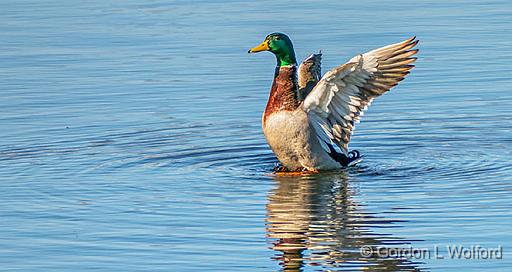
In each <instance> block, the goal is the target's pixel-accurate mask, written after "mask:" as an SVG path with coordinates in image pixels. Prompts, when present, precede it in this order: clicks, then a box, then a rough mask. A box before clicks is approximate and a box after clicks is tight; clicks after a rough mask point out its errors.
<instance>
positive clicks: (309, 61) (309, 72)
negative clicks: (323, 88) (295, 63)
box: [298, 52, 322, 101]
mask: <svg viewBox="0 0 512 272" xmlns="http://www.w3.org/2000/svg"><path fill="white" fill-rule="evenodd" d="M321 78H322V52H319V53H318V54H311V55H310V56H309V57H307V58H306V59H305V60H304V61H303V62H302V63H301V64H300V65H299V71H298V79H299V95H298V98H299V101H302V100H304V98H306V96H307V95H308V94H309V93H310V92H311V90H313V88H314V87H315V85H316V84H317V83H318V81H320V79H321Z"/></svg>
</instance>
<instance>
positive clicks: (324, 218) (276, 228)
mask: <svg viewBox="0 0 512 272" xmlns="http://www.w3.org/2000/svg"><path fill="white" fill-rule="evenodd" d="M275 179H276V181H277V188H275V189H274V190H273V191H272V192H271V193H270V194H269V196H268V199H269V203H268V205H267V212H268V214H267V235H268V237H269V239H270V240H271V243H272V249H274V250H275V251H276V254H275V256H274V258H275V259H276V260H278V261H279V263H280V265H281V266H282V268H283V271H302V268H303V267H304V266H317V268H318V269H321V270H324V269H326V270H328V271H341V270H345V271H347V270H361V269H364V270H369V271H420V269H419V268H418V267H416V264H417V263H415V262H412V261H411V260H408V259H406V258H381V257H379V256H376V255H375V254H374V255H373V256H370V257H363V256H362V255H361V253H360V248H361V247H362V246H372V247H378V246H387V247H393V248H400V247H405V246H406V245H407V244H408V242H409V241H406V240H403V239H400V238H397V237H391V236H390V235H385V234H381V233H375V231H374V229H375V228H382V227H392V226H391V224H393V223H397V221H396V220H387V219H385V218H382V217H380V216H378V215H376V214H372V213H368V212H365V211H364V207H363V206H362V205H360V204H358V203H356V202H354V201H353V200H352V197H351V196H352V195H354V194H355V192H354V190H353V189H352V188H350V187H349V186H348V182H347V176H346V175H345V174H340V175H337V176H332V175H331V176H323V177H322V176H320V177H319V176H310V177H300V178H297V177H275Z"/></svg>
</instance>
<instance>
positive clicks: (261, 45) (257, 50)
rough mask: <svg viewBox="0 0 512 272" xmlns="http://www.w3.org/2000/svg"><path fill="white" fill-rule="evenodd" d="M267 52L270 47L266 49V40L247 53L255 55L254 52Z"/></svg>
mask: <svg viewBox="0 0 512 272" xmlns="http://www.w3.org/2000/svg"><path fill="white" fill-rule="evenodd" d="M268 50H270V47H268V40H265V41H264V42H262V43H261V44H260V45H258V46H256V47H254V48H252V49H251V50H249V52H248V53H256V52H261V51H268Z"/></svg>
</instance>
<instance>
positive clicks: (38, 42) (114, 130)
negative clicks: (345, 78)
mask: <svg viewBox="0 0 512 272" xmlns="http://www.w3.org/2000/svg"><path fill="white" fill-rule="evenodd" d="M511 22H512V4H511V2H510V1H506V0H502V1H405V0H398V1H391V2H390V1H386V2H380V3H378V2H371V1H366V0H363V1H352V2H351V3H341V1H340V3H332V2H331V1H317V2H315V3H308V2H303V1H253V2H252V3H251V2H243V1H219V2H213V1H139V2H136V1H3V2H2V8H1V9H0V37H1V38H0V74H1V76H0V94H1V99H0V108H1V109H2V110H1V113H0V191H1V193H0V263H1V267H2V268H1V270H2V271H280V270H283V271H359V270H366V271H510V270H508V269H509V268H510V267H511V266H512V231H511V229H512V228H511V225H512V219H511V218H512V163H511V156H512V148H511V144H512V92H511V85H512V79H511V77H512V66H511V64H510V62H511V59H512V30H511V29H512V27H511ZM274 31H282V32H285V33H288V34H289V35H290V37H291V38H292V40H293V41H294V45H295V49H296V51H297V57H298V58H299V59H303V58H305V57H306V56H307V55H309V54H310V53H313V52H316V51H318V50H320V49H321V50H322V52H323V53H324V59H323V65H324V66H323V68H324V71H327V70H329V69H331V68H333V67H335V66H337V65H339V64H342V63H344V62H345V61H346V60H348V59H349V58H351V57H352V56H354V55H355V54H358V53H362V52H365V51H368V50H371V49H373V48H376V47H380V46H383V45H386V44H390V43H394V42H398V41H401V40H404V39H405V38H408V37H409V36H412V35H417V36H418V38H419V39H420V41H421V42H420V44H419V48H420V50H421V51H420V54H419V59H418V62H417V68H416V69H415V70H413V72H412V73H411V75H410V76H409V77H408V78H407V79H406V80H405V81H403V82H402V83H401V84H400V85H399V86H398V87H397V88H395V89H393V90H392V91H391V92H390V93H388V94H387V95H385V96H383V97H381V98H379V99H377V100H376V101H375V102H374V103H373V105H372V107H371V108H370V110H369V111H368V112H367V113H366V115H365V117H364V118H363V121H362V122H361V123H360V124H359V125H358V126H357V129H356V132H355V135H354V137H353V138H352V139H353V140H352V142H351V148H352V149H358V150H359V151H360V152H361V153H362V154H364V156H365V159H364V161H363V162H361V163H360V164H359V165H358V166H356V167H351V168H349V169H346V170H344V171H340V172H337V173H330V174H321V175H313V176H306V177H287V178H286V177H275V176H272V175H271V173H272V169H273V167H274V165H275V163H276V162H277V161H276V159H275V158H274V156H273V154H272V153H271V151H270V149H269V148H268V147H267V145H266V143H265V139H264V137H263V134H262V132H261V125H260V121H261V114H262V111H263V108H264V106H265V104H266V99H267V97H268V90H269V88H270V84H271V80H272V76H273V71H274V65H275V58H274V57H273V56H272V55H271V54H269V53H261V54H257V55H248V54H247V53H246V52H247V49H249V48H250V47H253V46H255V45H257V44H259V43H260V42H261V41H262V40H263V39H264V37H265V35H266V34H268V33H270V32H274ZM368 246H369V247H370V248H371V249H379V248H380V249H388V250H394V251H395V252H399V251H401V252H405V253H407V252H411V251H414V250H416V249H418V250H420V249H426V253H429V254H430V256H428V255H427V254H426V253H425V254H423V255H418V254H415V255H414V256H411V255H412V254H402V256H389V257H386V256H382V255H383V254H371V255H370V256H363V254H361V253H360V248H361V247H363V248H364V247H368ZM455 246H464V247H466V248H470V247H471V246H478V247H481V248H484V249H485V248H487V249H490V248H499V247H501V254H500V255H502V256H501V259H498V260H496V259H490V260H489V259H485V258H483V257H485V256H482V255H481V256H480V258H478V257H479V256H476V255H472V256H469V257H471V258H470V259H465V258H464V257H460V258H457V257H456V256H455V257H454V258H451V257H450V255H449V252H448V251H449V250H450V248H449V247H455ZM436 249H437V250H438V252H437V253H438V254H439V255H441V256H443V257H444V259H438V258H437V256H435V253H436V252H435V250H436ZM477 252H481V250H477ZM484 253H485V252H484ZM498 257H499V256H498Z"/></svg>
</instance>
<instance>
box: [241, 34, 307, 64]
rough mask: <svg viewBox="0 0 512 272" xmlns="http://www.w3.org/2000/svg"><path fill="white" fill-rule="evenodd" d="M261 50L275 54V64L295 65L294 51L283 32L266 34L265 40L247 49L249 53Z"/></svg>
mask: <svg viewBox="0 0 512 272" xmlns="http://www.w3.org/2000/svg"><path fill="white" fill-rule="evenodd" d="M261 51H270V52H272V53H274V55H276V58H277V65H278V66H286V65H296V64H297V60H295V52H294V51H293V45H292V41H291V40H290V38H288V36H286V35H285V34H283V33H277V32H276V33H272V34H269V35H267V37H266V38H265V40H264V41H263V42H262V43H261V44H260V45H258V46H256V47H254V48H252V49H251V50H249V53H256V52H261Z"/></svg>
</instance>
